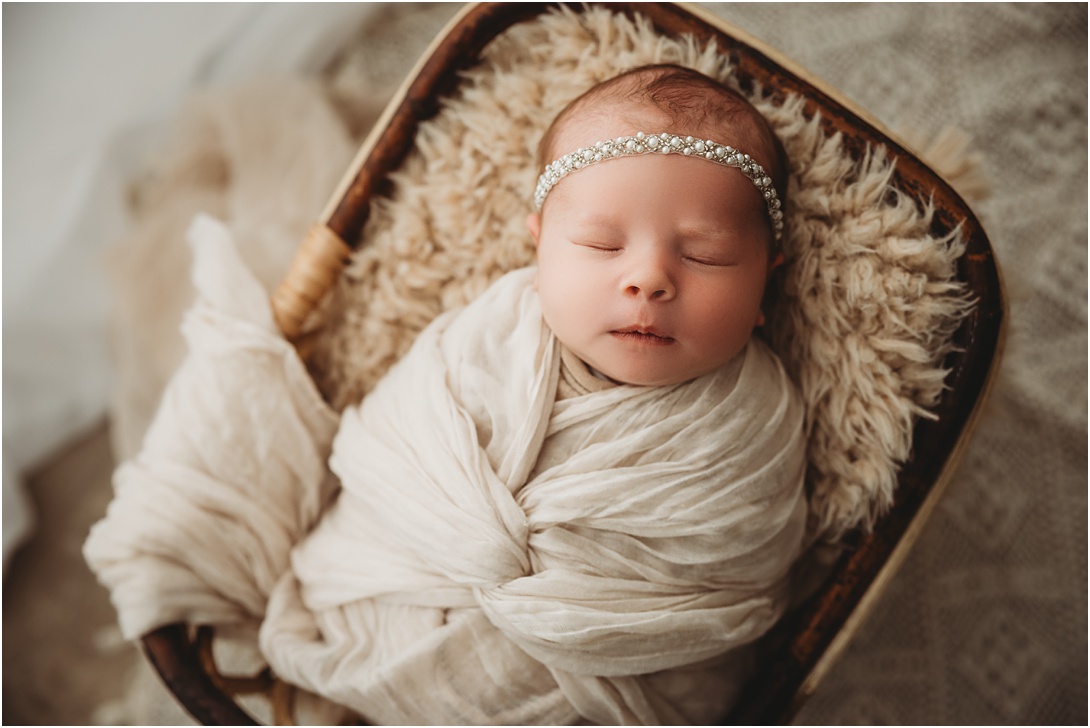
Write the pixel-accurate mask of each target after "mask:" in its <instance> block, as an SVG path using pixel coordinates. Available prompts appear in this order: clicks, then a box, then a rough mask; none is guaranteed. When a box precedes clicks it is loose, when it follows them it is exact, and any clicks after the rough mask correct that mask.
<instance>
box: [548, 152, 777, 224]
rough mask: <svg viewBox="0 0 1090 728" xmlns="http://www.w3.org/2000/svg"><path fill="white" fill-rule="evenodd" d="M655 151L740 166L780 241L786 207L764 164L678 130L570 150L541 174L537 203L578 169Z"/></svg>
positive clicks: (726, 165) (746, 155) (738, 167)
mask: <svg viewBox="0 0 1090 728" xmlns="http://www.w3.org/2000/svg"><path fill="white" fill-rule="evenodd" d="M655 153H658V154H684V155H686V156H690V157H701V158H703V159H707V160H708V161H709V162H715V163H716V164H721V165H723V166H725V167H736V168H737V169H739V170H741V172H742V174H744V175H745V176H746V177H748V178H749V181H750V182H752V183H753V184H754V185H755V186H756V187H757V190H758V191H759V192H760V193H761V195H762V196H763V197H764V199H765V204H766V205H768V217H769V220H770V221H771V222H772V234H773V236H774V237H775V239H776V242H777V243H778V242H779V241H780V236H781V235H782V234H783V211H782V210H781V209H780V198H779V195H777V194H776V188H775V187H773V186H772V180H771V179H769V177H768V176H767V175H766V174H765V171H764V168H763V167H762V166H761V165H759V164H757V162H756V161H755V160H754V159H753V158H752V157H750V156H749V155H748V154H742V153H741V152H739V151H738V150H737V149H734V148H733V147H729V146H727V145H725V144H719V143H718V142H713V141H711V140H710V139H709V140H702V139H697V138H695V137H691V136H687V137H679V136H677V135H676V134H666V133H662V134H645V133H644V132H642V131H641V132H640V133H638V134H636V135H635V136H622V137H617V138H616V139H610V140H609V141H607V142H597V143H595V144H594V145H593V146H590V147H582V148H580V149H577V150H575V151H574V152H571V153H570V154H565V155H564V156H563V157H561V158H560V159H557V160H556V161H554V162H553V163H552V164H550V165H547V166H546V167H545V171H544V172H543V173H542V175H541V176H540V177H538V180H537V189H536V190H535V191H534V206H535V208H536V209H538V210H540V209H541V206H542V205H544V204H545V196H546V195H548V194H549V191H550V190H551V189H552V188H553V187H555V186H556V184H557V182H559V181H560V180H562V179H564V178H565V177H567V176H568V175H569V174H571V173H572V172H574V171H576V170H577V169H582V168H583V167H588V166H590V165H592V164H594V163H595V162H602V161H605V160H607V159H614V158H619V157H632V156H636V155H638V154H655Z"/></svg>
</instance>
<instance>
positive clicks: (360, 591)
mask: <svg viewBox="0 0 1090 728" xmlns="http://www.w3.org/2000/svg"><path fill="white" fill-rule="evenodd" d="M191 238H192V242H193V246H194V253H195V272H194V278H195V282H196V283H197V288H198V292H199V299H198V302H197V304H196V305H195V306H194V308H193V310H191V311H190V313H189V315H188V316H187V320H186V325H185V331H186V336H187V341H188V343H189V346H190V353H189V355H188V357H187V359H186V362H185V364H184V365H183V366H182V368H181V369H180V370H179V372H178V373H177V374H176V375H175V377H174V379H173V380H172V382H171V385H170V387H169V389H168V391H167V393H166V395H165V396H164V400H163V403H162V405H161V407H160V411H159V413H158V414H157V416H156V419H155V423H154V425H153V427H152V429H151V430H150V431H149V433H148V436H147V438H146V440H145V443H144V446H143V449H142V451H141V453H140V454H139V455H138V456H137V457H136V458H134V459H133V460H132V461H130V462H128V463H126V464H124V465H123V466H122V467H121V468H120V469H119V470H118V473H117V476H116V479H115V485H116V489H117V493H116V497H115V499H114V501H113V503H111V505H110V509H109V512H108V514H107V516H106V518H105V519H104V520H103V521H102V522H100V523H99V524H97V525H96V526H95V527H94V529H93V530H92V533H91V536H90V537H89V539H88V541H87V544H86V546H85V555H86V557H87V560H88V563H89V564H90V565H91V566H92V568H93V570H94V571H95V573H96V574H97V575H98V577H99V579H100V580H101V581H102V582H103V583H104V584H105V585H106V586H107V587H108V588H109V589H110V590H111V596H112V598H113V600H114V603H115V606H116V607H117V609H118V612H119V616H120V621H121V624H122V628H123V631H124V633H125V634H126V636H128V637H130V638H132V637H137V636H139V635H141V634H143V633H145V632H146V631H148V630H151V629H153V628H155V627H158V626H161V625H163V624H168V623H170V622H174V621H188V622H190V623H205V624H219V625H223V624H239V623H242V624H256V623H257V622H262V624H261V648H262V651H263V653H264V654H265V657H266V658H267V659H268V660H269V662H270V664H271V665H272V666H273V668H274V670H275V671H276V672H277V674H278V675H280V676H282V677H284V678H285V679H287V680H289V681H291V682H294V683H297V684H299V685H302V686H304V687H307V688H309V689H311V690H313V691H314V692H317V693H319V694H322V695H324V696H326V697H328V698H330V699H332V700H334V701H336V702H339V703H342V704H345V705H348V706H349V707H351V708H353V709H355V710H357V711H359V712H360V713H362V714H363V715H365V716H366V717H367V718H369V719H370V720H373V721H378V722H385V723H435V724H444V723H447V724H453V723H477V724H484V723H497V724H515V723H570V722H578V721H581V720H590V721H594V722H599V723H665V722H669V723H675V722H697V723H701V722H707V721H709V720H713V719H714V718H715V717H716V716H718V715H720V714H721V712H722V711H723V710H724V709H725V707H726V706H727V705H728V704H729V702H730V701H731V699H732V698H733V691H734V690H735V689H737V687H738V686H739V684H740V683H739V678H738V675H737V674H736V673H737V671H738V670H739V669H741V668H740V665H741V663H740V662H739V661H738V660H735V659H734V658H735V657H736V656H740V655H741V654H742V653H741V652H740V651H738V650H734V649H733V648H735V647H739V646H742V645H745V644H747V643H750V642H752V641H753V640H754V639H756V638H757V637H758V636H760V635H761V634H762V633H763V632H764V631H766V630H767V629H768V628H769V627H770V626H771V625H772V623H773V622H774V621H775V619H776V618H777V617H778V616H779V615H780V613H781V612H782V610H783V608H784V605H785V604H786V601H787V596H788V595H787V593H786V592H787V573H788V570H789V568H790V566H791V564H792V562H793V561H794V559H795V557H796V556H797V555H798V554H799V553H800V551H801V550H802V548H803V546H804V543H803V541H804V529H805V520H806V502H805V497H804V494H803V488H802V478H803V470H804V467H805V466H804V446H803V440H802V435H801V428H802V409H801V406H800V404H799V401H798V398H797V397H796V395H795V394H794V390H793V389H792V387H791V386H790V383H789V382H788V380H787V378H786V376H785V374H784V372H783V369H782V367H781V366H780V365H779V363H778V361H777V360H776V358H775V357H774V356H772V355H771V354H770V353H769V352H768V350H767V349H766V348H765V347H764V345H763V344H761V343H759V342H757V341H754V342H751V344H750V345H749V346H747V348H746V349H745V350H744V352H743V353H742V354H740V355H739V356H738V357H736V359H735V360H734V361H732V362H731V363H730V364H729V365H727V366H726V367H723V368H722V369H720V370H719V371H717V372H715V373H713V374H709V375H707V376H705V377H701V378H699V379H697V380H694V381H692V382H689V383H686V384H682V385H674V386H669V387H661V388H650V387H633V386H618V387H613V388H610V389H607V390H604V391H602V392H596V393H593V394H589V395H584V396H579V397H573V398H569V399H564V400H560V401H554V400H555V395H556V389H557V378H558V371H559V359H560V355H559V345H558V344H557V342H556V340H555V338H554V337H553V336H552V334H551V333H550V332H549V331H548V330H547V328H546V327H544V325H543V323H542V320H541V315H540V309H539V307H538V303H537V297H536V293H535V292H534V291H533V288H532V279H533V270H532V269H523V270H520V271H516V272H514V273H511V274H508V275H507V276H505V277H504V278H501V279H500V280H499V281H498V282H497V283H496V284H495V285H493V286H492V287H491V288H490V289H488V290H487V291H486V292H485V294H483V295H482V297H481V298H480V299H479V300H477V301H476V302H474V303H473V304H471V305H470V306H468V307H466V308H464V309H462V310H460V311H457V312H452V313H448V314H444V315H442V316H441V317H440V318H438V319H437V320H436V321H435V322H434V323H433V324H432V325H431V326H429V327H428V328H427V329H426V330H425V331H424V332H423V333H422V334H421V335H420V336H419V338H418V340H417V343H416V344H415V345H414V347H413V349H412V350H411V352H410V353H409V354H408V355H407V356H406V357H405V358H404V359H403V360H402V361H401V362H400V363H398V364H397V365H396V366H395V367H394V368H393V369H392V370H391V371H390V372H389V373H388V376H387V377H386V378H385V379H383V380H382V381H381V382H380V383H379V384H378V385H377V386H376V388H375V389H374V390H373V392H372V393H371V394H369V395H368V396H367V397H366V398H365V400H364V401H363V403H362V405H361V406H360V407H358V408H350V409H349V410H347V411H346V412H345V413H344V414H343V416H342V418H341V424H340V429H339V431H337V433H336V437H335V439H334V428H335V427H336V426H337V417H336V415H335V414H334V413H333V412H332V411H330V410H329V409H328V408H327V407H326V406H325V405H324V403H323V402H322V401H321V399H320V397H319V396H318V394H317V391H316V389H315V388H314V386H313V384H312V383H310V382H309V380H308V379H307V378H306V372H305V370H304V367H303V365H302V362H301V361H300V360H299V359H298V356H297V354H296V353H295V351H294V350H293V349H292V347H291V346H290V345H289V344H288V343H287V342H286V341H284V339H283V337H281V336H280V335H279V333H278V332H277V331H276V328H275V325H274V324H273V323H272V317H271V314H270V312H269V310H268V303H267V298H266V296H265V293H264V291H263V290H262V288H261V286H260V285H259V284H258V283H257V282H256V280H255V279H254V278H253V276H252V275H251V274H250V273H249V271H247V270H246V268H245V266H244V265H243V263H242V261H241V260H240V259H239V258H238V256H237V254H236V253H235V252H234V249H233V245H232V241H231V237H230V234H229V232H228V231H227V230H226V229H225V228H224V227H223V226H222V225H220V224H218V223H217V222H215V221H213V220H210V219H208V218H203V219H200V220H198V221H197V223H195V224H194V226H193V229H192V231H191ZM331 440H333V447H332V450H333V454H332V457H331V458H330V460H329V464H330V465H331V467H332V469H333V471H334V472H335V474H336V475H337V476H338V477H339V478H340V479H341V485H342V486H343V489H342V490H341V492H340V494H339V496H338V498H337V500H336V501H335V502H334V503H333V505H331V506H329V507H328V508H327V507H326V506H327V504H328V503H329V502H330V500H329V499H330V495H331V493H333V492H334V488H335V485H333V483H332V482H331V481H332V478H330V477H329V471H328V469H327V468H326V466H325V458H326V457H327V455H328V453H329V448H330V441H331ZM323 509H325V510H324V515H322V511H323ZM319 519H320V520H319ZM315 522H317V525H316V526H315V525H314V524H315ZM312 527H313V530H311V528H312ZM308 532H309V534H308ZM293 545H295V548H294V550H292V547H293ZM649 673H653V674H649Z"/></svg>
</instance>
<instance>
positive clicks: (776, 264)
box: [765, 253, 783, 281]
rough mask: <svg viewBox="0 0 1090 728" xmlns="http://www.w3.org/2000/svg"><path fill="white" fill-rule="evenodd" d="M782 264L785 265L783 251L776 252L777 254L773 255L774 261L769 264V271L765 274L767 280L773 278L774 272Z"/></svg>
mask: <svg viewBox="0 0 1090 728" xmlns="http://www.w3.org/2000/svg"><path fill="white" fill-rule="evenodd" d="M781 265H783V253H776V255H775V256H773V258H772V261H771V262H770V263H769V264H768V273H767V274H766V275H765V280H766V281H767V280H768V279H769V278H771V277H772V274H773V273H775V272H776V269H777V268H779V267H780V266H781Z"/></svg>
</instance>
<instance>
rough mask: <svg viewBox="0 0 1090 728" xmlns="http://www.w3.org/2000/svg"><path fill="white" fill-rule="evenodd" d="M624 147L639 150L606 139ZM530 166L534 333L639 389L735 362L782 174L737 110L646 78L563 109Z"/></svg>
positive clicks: (771, 233)
mask: <svg viewBox="0 0 1090 728" xmlns="http://www.w3.org/2000/svg"><path fill="white" fill-rule="evenodd" d="M638 134H641V135H642V136H638V137H637V135H638ZM660 135H662V136H660ZM620 137H636V138H634V139H630V140H625V141H622V142H620V143H618V144H616V145H614V144H611V143H610V142H611V141H612V140H615V139H618V138H620ZM598 142H602V143H603V144H602V145H601V146H596V144H597V143H598ZM666 145H670V147H669V148H670V149H671V150H672V152H673V153H661V152H662V150H663V149H664V148H665V147H666ZM725 147H729V148H725ZM577 150H584V152H583V153H582V154H580V155H578V156H579V158H578V159H573V158H572V157H568V158H567V159H566V162H567V164H565V165H561V166H559V167H558V166H556V165H554V164H552V163H553V162H554V160H557V159H560V158H561V157H564V156H565V155H568V154H571V153H573V152H576V151H577ZM611 150H612V151H611ZM684 150H688V151H687V152H684ZM683 152H684V153H683ZM742 155H749V157H750V158H751V159H746V158H745V157H744V156H742ZM539 159H540V162H541V167H542V168H543V169H545V170H546V173H545V174H543V176H542V180H541V182H540V183H539V186H538V192H537V195H536V198H537V202H538V203H539V204H540V205H541V207H540V211H539V212H536V213H534V214H532V215H530V217H529V218H528V219H527V225H528V226H529V228H530V232H531V234H532V235H533V236H534V240H535V241H536V243H537V259H538V276H537V287H538V292H539V293H540V296H541V305H542V311H543V313H544V316H545V321H546V323H548V324H549V326H550V327H551V328H552V330H553V331H554V332H555V334H556V336H557V337H558V338H559V339H560V341H561V342H562V343H563V344H564V345H565V346H567V347H568V348H569V349H571V350H572V351H573V352H574V353H575V354H576V355H578V356H579V357H580V358H581V359H582V360H583V361H584V362H586V363H587V364H588V365H590V366H591V367H593V368H594V369H596V370H598V371H599V372H601V373H603V374H605V375H606V376H608V377H610V378H612V379H614V380H616V381H619V382H624V383H628V384H640V385H663V384H675V383H678V382H683V381H687V380H689V379H693V378H695V377H698V376H701V375H703V374H707V373H709V372H711V371H713V370H715V369H717V368H718V367H720V366H722V365H723V364H726V363H727V362H728V361H730V360H731V359H733V358H734V356H735V355H736V354H738V353H739V352H740V351H741V350H742V348H743V347H744V346H745V344H746V342H748V341H749V338H750V336H751V335H752V333H753V329H754V328H755V327H756V326H758V325H760V324H761V323H763V321H764V315H763V313H762V311H761V300H762V297H763V294H764V288H765V283H766V282H767V280H768V277H769V275H770V273H771V272H772V270H773V269H774V268H775V267H776V265H778V264H779V262H780V260H782V258H781V256H780V255H779V253H778V237H779V228H780V226H781V225H782V223H780V222H779V221H780V219H781V214H780V202H779V201H780V200H782V199H783V198H784V191H785V187H786V185H785V178H786V166H787V165H786V159H785V155H784V154H783V148H782V147H781V145H780V143H779V141H778V140H777V139H776V136H775V135H774V134H773V133H772V131H771V129H770V128H769V127H768V124H767V122H765V120H764V118H763V117H762V116H761V115H760V113H759V112H757V110H756V109H754V108H753V106H752V105H750V104H749V102H748V101H746V100H745V99H744V98H743V97H742V96H740V95H738V94H737V93H735V92H733V91H731V90H729V89H727V88H725V87H723V86H722V85H720V84H718V83H717V82H715V81H714V80H712V79H710V78H707V77H706V76H704V75H702V74H700V73H697V72H696V71H691V70H689V69H684V68H680V67H677V66H645V67H642V68H638V69H635V70H633V71H629V72H627V73H624V74H622V75H620V76H618V77H616V78H613V79H610V80H609V81H606V82H604V83H601V84H599V85H597V86H595V87H593V88H592V89H590V90H589V91H588V92H587V93H585V94H583V95H582V96H580V97H579V98H577V99H576V100H575V101H573V102H572V103H571V104H569V105H568V106H567V107H566V108H565V109H564V110H563V111H562V112H561V113H560V114H559V115H558V116H557V118H556V119H555V120H554V121H553V123H552V126H551V127H550V128H549V130H548V131H547V132H546V134H545V137H544V138H543V139H542V143H541V150H540V153H539ZM754 163H756V165H759V166H760V168H761V169H757V167H756V166H755V165H754Z"/></svg>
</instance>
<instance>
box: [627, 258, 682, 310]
mask: <svg viewBox="0 0 1090 728" xmlns="http://www.w3.org/2000/svg"><path fill="white" fill-rule="evenodd" d="M622 288H623V290H624V293H625V295H627V296H632V297H634V298H645V299H647V300H649V301H668V300H670V299H672V298H673V297H674V295H675V294H676V290H675V286H674V282H673V279H672V278H671V276H670V274H669V272H668V271H667V270H666V268H665V266H663V265H661V264H660V263H658V262H657V261H648V262H646V263H644V264H643V265H640V266H637V267H636V268H634V269H633V270H632V271H631V272H630V273H629V274H628V275H627V276H626V277H625V278H624V282H623V284H622Z"/></svg>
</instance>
